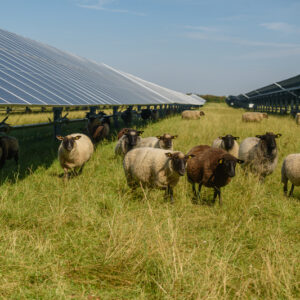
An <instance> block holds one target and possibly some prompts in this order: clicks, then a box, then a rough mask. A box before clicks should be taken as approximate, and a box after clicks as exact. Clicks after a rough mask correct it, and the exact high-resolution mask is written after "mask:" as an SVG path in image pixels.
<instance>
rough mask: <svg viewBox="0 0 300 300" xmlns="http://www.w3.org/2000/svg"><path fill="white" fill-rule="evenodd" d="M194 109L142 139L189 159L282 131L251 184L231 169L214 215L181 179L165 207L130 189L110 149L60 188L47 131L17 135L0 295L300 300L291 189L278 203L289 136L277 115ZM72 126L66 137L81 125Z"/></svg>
mask: <svg viewBox="0 0 300 300" xmlns="http://www.w3.org/2000/svg"><path fill="white" fill-rule="evenodd" d="M203 110H204V111H205V113H206V116H205V117H204V118H203V119H201V120H197V121H187V120H181V118H180V117H179V116H178V117H172V118H170V119H165V120H162V121H160V122H157V123H154V124H151V125H149V126H148V127H145V129H144V130H145V132H144V134H143V136H152V135H154V136H155V135H158V134H162V133H165V132H169V133H172V134H178V139H176V140H175V141H174V145H175V146H174V148H175V149H176V150H177V149H178V150H181V151H183V152H187V151H188V150H189V149H190V148H192V147H193V146H195V145H198V144H211V142H212V140H213V139H214V138H216V137H218V136H219V135H223V134H226V133H231V134H233V135H237V136H239V137H240V139H243V138H245V137H247V136H254V135H256V134H262V133H264V132H266V131H273V132H274V133H282V137H281V138H279V139H278V140H277V142H278V148H279V164H278V166H277V168H276V170H275V172H274V173H273V174H272V175H271V176H268V177H267V178H266V181H265V183H264V184H259V182H258V180H257V178H255V177H254V176H252V175H245V174H243V172H242V171H241V170H240V168H239V167H237V174H236V177H235V178H234V179H233V180H232V182H231V183H230V184H229V185H228V186H226V187H225V188H224V189H222V195H223V203H224V204H223V206H222V207H219V205H218V204H216V205H215V206H208V205H193V204H192V203H191V197H192V191H191V186H190V185H189V183H187V181H186V178H183V179H181V180H180V182H179V184H178V186H177V187H176V188H175V190H174V197H175V204H174V205H171V204H170V203H168V202H166V201H164V199H163V192H162V191H159V190H144V191H143V190H141V189H138V190H136V191H135V192H132V191H130V189H129V188H128V187H127V185H126V181H125V177H124V173H123V168H122V160H121V159H120V158H118V159H115V158H114V146H115V141H105V142H103V143H102V144H101V145H99V146H98V148H97V150H96V152H95V154H94V156H93V158H92V159H91V160H90V161H89V162H88V163H87V165H86V167H85V169H84V170H83V173H82V175H80V176H78V177H75V178H73V179H71V180H70V181H69V182H68V183H67V184H66V183H64V181H63V180H62V178H59V177H58V175H59V174H61V173H62V172H63V171H62V169H61V167H60V166H59V163H58V161H57V158H56V156H57V148H58V142H54V141H53V140H52V136H51V134H52V128H51V130H50V129H47V128H42V129H40V130H30V131H26V132H23V133H22V132H16V134H18V137H19V138H20V144H21V148H22V149H21V151H22V152H21V160H20V167H19V169H18V171H17V172H16V170H17V169H16V167H15V165H14V163H13V162H12V161H9V162H8V163H7V164H6V165H5V167H4V169H3V170H2V171H1V176H0V180H1V187H0V193H1V194H0V226H1V234H0V239H1V243H0V253H1V256H0V298H1V299H89V297H90V299H92V296H94V297H95V298H94V299H96V296H98V297H99V298H100V299H299V298H300V287H299V282H300V267H299V256H300V255H299V251H300V218H299V213H300V208H299V207H300V201H299V199H300V189H299V188H297V187H296V188H295V191H294V197H293V198H285V197H284V196H283V192H282V184H281V183H280V168H281V163H282V160H283V158H284V156H286V155H287V154H289V153H295V152H299V149H300V139H299V138H298V130H299V128H298V127H297V126H296V124H295V122H294V120H292V119H291V118H289V117H282V116H270V117H269V119H268V120H263V122H262V123H260V124H252V123H242V122H241V114H242V112H243V111H242V110H237V109H231V108H229V107H227V106H225V105H221V104H209V105H206V106H205V107H204V108H203ZM12 118H13V117H12ZM33 118H34V116H33ZM30 122H31V123H35V120H34V119H33V120H30ZM76 126H77V128H76V127H73V128H70V125H68V127H64V132H65V133H66V132H67V130H68V131H69V132H70V131H73V132H75V131H78V130H80V129H82V128H83V127H84V125H83V124H77V125H76ZM202 195H203V197H205V198H207V199H212V196H213V192H212V190H211V189H206V188H203V192H202Z"/></svg>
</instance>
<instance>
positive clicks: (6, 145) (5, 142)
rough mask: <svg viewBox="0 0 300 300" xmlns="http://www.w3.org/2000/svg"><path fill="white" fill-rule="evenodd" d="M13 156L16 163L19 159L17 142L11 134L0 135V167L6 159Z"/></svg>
mask: <svg viewBox="0 0 300 300" xmlns="http://www.w3.org/2000/svg"><path fill="white" fill-rule="evenodd" d="M12 158H14V160H15V162H16V164H18V161H19V142H18V140H17V139H16V138H15V137H13V136H1V137H0V169H1V168H2V167H3V166H4V164H5V161H6V160H10V159H12Z"/></svg>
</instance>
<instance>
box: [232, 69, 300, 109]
mask: <svg viewBox="0 0 300 300" xmlns="http://www.w3.org/2000/svg"><path fill="white" fill-rule="evenodd" d="M277 95H281V97H283V96H285V95H288V96H290V97H291V98H295V99H297V100H298V99H299V97H300V75H297V76H294V77H291V78H288V79H285V80H282V81H278V82H275V83H272V84H269V85H267V86H264V87H262V88H259V89H256V90H253V91H251V92H248V93H246V94H240V95H238V96H229V97H227V99H226V102H227V103H228V104H229V105H235V106H239V107H248V105H249V104H250V103H254V104H255V103H257V102H259V101H260V100H262V99H266V97H269V98H268V99H271V98H270V97H275V96H277ZM279 100H280V99H279V98H276V101H279ZM274 101H275V100H274Z"/></svg>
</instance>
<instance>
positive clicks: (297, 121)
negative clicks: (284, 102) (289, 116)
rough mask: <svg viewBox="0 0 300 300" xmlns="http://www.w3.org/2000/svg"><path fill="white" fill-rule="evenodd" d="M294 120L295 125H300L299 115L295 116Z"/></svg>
mask: <svg viewBox="0 0 300 300" xmlns="http://www.w3.org/2000/svg"><path fill="white" fill-rule="evenodd" d="M295 120H296V124H297V125H300V113H297V114H296V117H295Z"/></svg>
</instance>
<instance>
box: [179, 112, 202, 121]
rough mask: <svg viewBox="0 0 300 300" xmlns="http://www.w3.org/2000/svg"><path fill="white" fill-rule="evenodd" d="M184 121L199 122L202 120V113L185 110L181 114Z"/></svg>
mask: <svg viewBox="0 0 300 300" xmlns="http://www.w3.org/2000/svg"><path fill="white" fill-rule="evenodd" d="M181 117H182V119H186V120H198V119H200V111H199V110H184V111H183V112H182V113H181Z"/></svg>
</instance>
